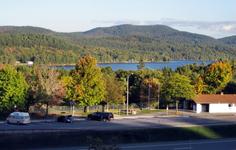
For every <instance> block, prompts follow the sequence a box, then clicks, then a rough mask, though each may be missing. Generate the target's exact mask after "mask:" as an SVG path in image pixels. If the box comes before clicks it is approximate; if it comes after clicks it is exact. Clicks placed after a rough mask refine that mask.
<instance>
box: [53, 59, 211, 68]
mask: <svg viewBox="0 0 236 150" xmlns="http://www.w3.org/2000/svg"><path fill="white" fill-rule="evenodd" d="M211 62H212V61H192V60H178V61H165V62H147V63H145V68H147V69H152V70H156V69H159V70H161V69H163V68H165V67H168V68H171V69H172V70H175V69H176V68H177V67H181V66H184V65H188V64H204V65H206V64H209V63H211ZM137 65H138V63H100V64H98V66H100V67H111V68H112V70H114V71H116V70H119V69H122V70H137ZM53 68H54V67H53ZM55 68H56V69H65V70H72V69H74V68H75V66H55Z"/></svg>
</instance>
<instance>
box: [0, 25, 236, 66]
mask: <svg viewBox="0 0 236 150" xmlns="http://www.w3.org/2000/svg"><path fill="white" fill-rule="evenodd" d="M0 54H1V55H0V62H1V63H12V62H15V61H16V60H18V61H21V62H25V61H28V60H33V61H35V62H38V63H53V64H69V63H76V61H77V59H78V57H80V56H82V55H85V54H91V55H93V56H95V57H96V58H97V59H98V61H99V62H130V61H139V60H140V59H143V60H144V61H161V60H163V61H166V60H217V59H235V57H236V36H231V37H225V38H222V39H215V38H212V37H210V36H206V35H201V34H195V33H189V32H183V31H179V30H176V29H173V28H170V27H168V26H164V25H145V26H144V25H143V26H138V25H128V24H125V25H119V26H112V27H102V28H95V29H92V30H89V31H86V32H71V33H62V32H55V31H52V30H49V29H45V28H39V27H31V26H21V27H19V26H0Z"/></svg>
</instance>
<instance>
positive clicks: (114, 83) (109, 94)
mask: <svg viewBox="0 0 236 150" xmlns="http://www.w3.org/2000/svg"><path fill="white" fill-rule="evenodd" d="M104 79H105V85H106V94H105V101H106V102H107V103H108V104H123V103H124V101H125V98H124V93H125V86H124V84H123V82H121V81H118V80H117V79H116V78H115V77H114V76H112V75H107V74H104Z"/></svg>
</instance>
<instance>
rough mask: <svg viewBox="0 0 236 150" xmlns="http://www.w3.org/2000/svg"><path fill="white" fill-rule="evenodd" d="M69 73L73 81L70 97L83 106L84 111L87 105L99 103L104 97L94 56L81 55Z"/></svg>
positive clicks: (103, 86) (101, 79)
mask: <svg viewBox="0 0 236 150" xmlns="http://www.w3.org/2000/svg"><path fill="white" fill-rule="evenodd" d="M71 75H72V77H73V80H74V81H73V86H72V89H71V90H72V91H73V95H70V99H71V100H74V101H76V102H77V103H78V104H79V105H80V106H83V107H84V112H87V111H88V106H93V105H96V104H99V103H100V102H101V101H102V100H103V99H104V96H105V84H104V80H103V76H102V72H101V69H100V68H99V67H98V66H97V61H96V59H95V58H93V57H92V56H90V55H87V56H84V57H82V58H81V59H80V60H79V61H78V63H77V64H76V67H75V70H73V71H72V73H71Z"/></svg>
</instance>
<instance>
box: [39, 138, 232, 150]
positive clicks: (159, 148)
mask: <svg viewBox="0 0 236 150" xmlns="http://www.w3.org/2000/svg"><path fill="white" fill-rule="evenodd" d="M106 147H108V146H106ZM117 147H118V148H119V149H120V150H236V139H221V140H197V141H178V142H163V143H142V144H128V145H127V144H126V145H118V146H117ZM87 149H88V147H64V148H58V147H57V148H45V149H42V148H41V150H87Z"/></svg>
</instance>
